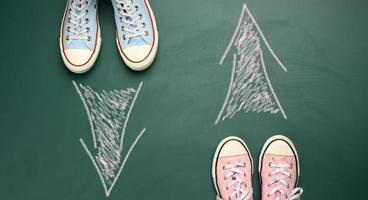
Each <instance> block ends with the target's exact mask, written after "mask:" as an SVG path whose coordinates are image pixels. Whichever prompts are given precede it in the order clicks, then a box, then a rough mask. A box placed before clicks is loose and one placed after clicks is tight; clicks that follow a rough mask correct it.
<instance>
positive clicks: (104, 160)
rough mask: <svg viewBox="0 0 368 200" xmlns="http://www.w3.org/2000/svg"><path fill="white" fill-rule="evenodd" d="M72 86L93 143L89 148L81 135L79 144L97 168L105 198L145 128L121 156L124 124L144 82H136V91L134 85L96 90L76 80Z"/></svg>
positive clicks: (127, 120)
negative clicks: (79, 101)
mask: <svg viewBox="0 0 368 200" xmlns="http://www.w3.org/2000/svg"><path fill="white" fill-rule="evenodd" d="M73 85H74V87H75V89H76V90H77V92H78V94H79V96H80V98H81V100H82V102H83V105H84V108H85V109H86V112H87V116H88V120H89V124H90V127H91V133H92V141H93V146H92V147H90V148H88V146H87V145H86V143H85V142H84V140H83V139H82V138H80V143H81V144H82V146H83V148H84V150H85V151H86V153H87V155H88V156H89V158H90V159H91V161H92V163H93V165H94V167H95V168H96V170H97V173H98V176H99V177H100V180H101V183H102V186H103V188H104V191H105V194H106V196H107V197H108V196H109V195H110V193H111V191H112V189H113V188H114V186H115V184H116V182H117V180H118V179H119V176H120V174H121V173H122V171H123V168H124V165H125V163H126V162H127V160H128V158H129V156H130V154H131V152H132V151H133V149H134V147H135V145H136V144H137V142H138V141H139V139H140V138H141V137H142V135H143V134H144V132H145V130H146V129H145V128H143V129H142V130H141V132H140V133H139V134H138V136H137V137H136V138H135V140H134V142H133V143H132V144H131V145H130V147H129V149H128V150H127V153H126V154H125V156H124V155H123V150H124V136H125V131H126V127H127V124H128V122H129V117H130V114H131V112H132V109H133V107H134V103H135V101H136V99H137V96H138V94H139V92H140V90H141V88H142V86H143V83H142V82H141V83H140V84H139V86H138V89H137V90H135V89H133V88H128V89H127V90H112V91H105V90H103V91H102V92H100V93H98V92H95V91H94V90H93V89H92V88H91V87H89V86H88V85H87V86H83V85H82V84H79V85H78V84H77V83H76V82H75V81H73ZM90 149H91V150H90Z"/></svg>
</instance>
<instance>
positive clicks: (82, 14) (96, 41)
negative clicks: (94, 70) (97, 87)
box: [60, 0, 101, 73]
mask: <svg viewBox="0 0 368 200" xmlns="http://www.w3.org/2000/svg"><path fill="white" fill-rule="evenodd" d="M100 47H101V33H100V26H99V20H98V14H97V0H68V4H67V6H66V9H65V13H64V17H63V22H62V24H61V30H60V51H61V56H62V58H63V60H64V63H65V65H66V66H67V68H68V69H69V70H70V71H72V72H74V73H83V72H86V71H88V70H89V69H90V68H91V67H92V66H93V64H94V63H95V61H96V59H97V56H98V53H99V52H100Z"/></svg>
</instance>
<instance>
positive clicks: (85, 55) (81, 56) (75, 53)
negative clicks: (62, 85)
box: [65, 49, 93, 66]
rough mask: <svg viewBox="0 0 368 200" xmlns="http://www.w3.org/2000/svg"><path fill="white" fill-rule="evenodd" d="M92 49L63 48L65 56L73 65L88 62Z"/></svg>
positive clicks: (81, 64)
mask: <svg viewBox="0 0 368 200" xmlns="http://www.w3.org/2000/svg"><path fill="white" fill-rule="evenodd" d="M92 54H93V51H91V50H86V49H68V50H65V56H66V58H67V59H68V61H69V62H70V64H72V65H74V66H83V65H86V64H88V62H89V61H90V59H91V57H92Z"/></svg>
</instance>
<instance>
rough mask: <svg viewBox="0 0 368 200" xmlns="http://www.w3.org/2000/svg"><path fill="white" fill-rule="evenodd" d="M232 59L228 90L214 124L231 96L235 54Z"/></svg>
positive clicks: (218, 119)
mask: <svg viewBox="0 0 368 200" xmlns="http://www.w3.org/2000/svg"><path fill="white" fill-rule="evenodd" d="M233 58H234V59H233V67H232V69H231V78H230V83H229V88H228V90H227V94H226V98H225V101H224V103H223V104H222V106H221V110H220V112H219V114H218V115H217V119H216V121H215V124H217V123H218V122H219V121H220V118H221V116H222V113H223V112H224V109H225V107H226V105H227V102H228V101H229V97H230V94H231V87H232V82H233V81H234V74H235V67H236V54H234V57H233Z"/></svg>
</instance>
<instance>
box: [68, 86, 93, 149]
mask: <svg viewBox="0 0 368 200" xmlns="http://www.w3.org/2000/svg"><path fill="white" fill-rule="evenodd" d="M72 82H73V85H74V87H75V89H76V90H77V93H78V95H79V97H80V99H81V100H82V103H83V106H84V108H85V109H86V112H87V116H88V121H89V125H90V128H91V133H92V140H93V147H94V148H97V143H96V135H95V130H94V128H93V122H92V118H91V113H90V111H89V108H88V106H87V103H86V100H85V99H84V97H83V95H82V93H81V91H80V90H79V87H78V85H77V83H76V82H75V81H74V80H73V81H72Z"/></svg>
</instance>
